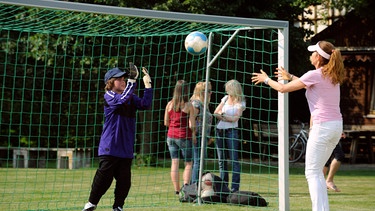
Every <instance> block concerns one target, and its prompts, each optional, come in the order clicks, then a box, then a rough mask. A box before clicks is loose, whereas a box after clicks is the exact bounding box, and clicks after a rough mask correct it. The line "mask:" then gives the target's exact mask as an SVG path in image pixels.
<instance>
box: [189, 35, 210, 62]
mask: <svg viewBox="0 0 375 211" xmlns="http://www.w3.org/2000/svg"><path fill="white" fill-rule="evenodd" d="M185 49H186V50H187V52H189V53H190V54H192V55H194V56H197V55H201V54H203V53H205V52H206V50H207V37H206V35H204V34H203V33H202V32H198V31H195V32H192V33H190V34H189V35H188V36H187V37H186V38H185Z"/></svg>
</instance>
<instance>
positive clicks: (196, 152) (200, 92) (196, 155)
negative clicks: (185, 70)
mask: <svg viewBox="0 0 375 211" xmlns="http://www.w3.org/2000/svg"><path fill="white" fill-rule="evenodd" d="M206 85H207V87H208V90H207V91H206ZM205 93H207V94H208V95H207V101H206V113H205V114H206V125H205V137H204V141H205V142H206V143H205V145H207V137H208V136H209V135H210V133H211V125H212V114H211V112H210V110H209V108H208V105H209V103H210V100H211V93H212V86H211V83H210V82H208V84H206V82H203V81H201V82H198V83H197V84H196V85H195V88H194V92H193V95H192V96H191V98H190V102H191V104H192V105H193V107H194V114H195V116H196V117H197V118H196V121H195V122H196V137H197V142H196V143H195V144H194V145H193V160H194V162H193V174H192V182H193V183H194V182H198V180H199V169H200V158H201V150H202V148H201V147H202V143H201V142H202V135H203V128H204V125H203V117H204V106H205V104H204V102H205V99H204V98H205ZM205 150H206V149H204V151H205Z"/></svg>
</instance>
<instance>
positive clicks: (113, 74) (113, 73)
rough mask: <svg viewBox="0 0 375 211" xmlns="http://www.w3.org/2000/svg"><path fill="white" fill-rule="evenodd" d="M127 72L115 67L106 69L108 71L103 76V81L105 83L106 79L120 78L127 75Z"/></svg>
mask: <svg viewBox="0 0 375 211" xmlns="http://www.w3.org/2000/svg"><path fill="white" fill-rule="evenodd" d="M127 75H128V73H127V72H125V71H124V72H123V71H121V70H120V69H119V68H117V67H115V68H113V69H110V70H108V72H107V73H106V74H105V76H104V83H107V81H108V80H109V79H111V78H120V77H123V76H127Z"/></svg>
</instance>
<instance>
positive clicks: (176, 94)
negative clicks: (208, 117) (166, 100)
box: [172, 80, 189, 112]
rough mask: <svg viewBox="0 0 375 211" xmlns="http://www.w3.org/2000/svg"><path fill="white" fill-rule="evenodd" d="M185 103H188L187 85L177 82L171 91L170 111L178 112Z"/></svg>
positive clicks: (180, 81) (181, 81) (183, 82)
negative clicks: (171, 106)
mask: <svg viewBox="0 0 375 211" xmlns="http://www.w3.org/2000/svg"><path fill="white" fill-rule="evenodd" d="M186 102H189V89H188V85H187V84H186V82H185V81H184V80H178V81H177V83H176V86H175V87H174V91H173V98H172V105H173V108H172V109H173V110H174V111H175V112H179V111H180V110H181V108H182V107H183V106H184V104H185V103H186Z"/></svg>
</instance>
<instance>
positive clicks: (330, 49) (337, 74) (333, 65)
mask: <svg viewBox="0 0 375 211" xmlns="http://www.w3.org/2000/svg"><path fill="white" fill-rule="evenodd" d="M319 46H320V48H321V49H322V50H323V51H324V52H326V53H327V54H329V55H331V57H330V59H329V60H328V59H324V58H323V57H322V58H323V60H324V66H323V69H322V70H323V75H324V76H328V77H329V78H331V82H332V84H342V83H343V82H344V80H345V77H346V75H345V68H344V62H343V59H342V56H341V52H340V50H338V49H335V46H334V45H333V44H332V43H330V42H327V41H320V42H319Z"/></svg>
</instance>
